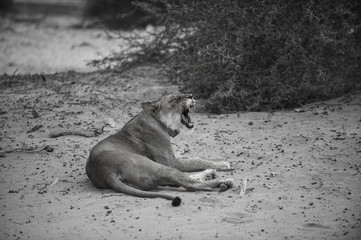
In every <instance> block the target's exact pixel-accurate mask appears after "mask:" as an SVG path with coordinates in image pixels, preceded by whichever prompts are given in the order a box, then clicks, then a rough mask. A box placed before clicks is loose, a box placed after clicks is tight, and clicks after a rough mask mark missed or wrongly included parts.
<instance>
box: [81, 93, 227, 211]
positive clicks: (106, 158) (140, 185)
mask: <svg viewBox="0 0 361 240" xmlns="http://www.w3.org/2000/svg"><path fill="white" fill-rule="evenodd" d="M194 105H195V100H194V99H193V97H192V95H189V94H180V95H174V94H171V95H166V96H163V97H162V98H161V99H160V100H159V101H155V102H146V103H142V109H143V111H142V112H140V113H139V114H138V115H137V116H135V117H134V118H133V119H132V120H130V121H129V122H128V123H127V124H125V126H124V127H123V128H122V129H121V130H120V131H118V132H117V133H116V134H114V135H112V136H109V137H107V138H105V139H104V140H102V141H100V142H99V143H98V144H96V145H95V146H94V147H93V149H92V150H91V152H90V156H89V159H88V161H87V164H86V173H87V175H88V177H89V179H90V180H91V181H92V182H93V184H94V185H95V186H96V187H98V188H112V189H114V190H115V191H118V192H122V193H127V194H130V195H134V196H138V197H149V198H155V197H162V198H166V199H169V200H172V205H173V206H178V205H180V203H181V199H180V198H179V197H174V196H170V195H167V194H163V193H157V192H148V191H145V190H150V189H152V188H155V187H157V186H161V185H169V186H182V187H184V188H185V189H187V190H190V191H198V190H199V191H210V190H220V189H221V190H226V189H228V188H230V187H232V186H233V180H229V179H228V180H216V179H213V178H215V170H213V169H229V168H230V164H229V163H228V162H224V161H222V162H212V161H207V160H203V159H200V158H194V159H191V158H185V159H183V158H182V159H180V158H176V157H175V156H174V152H173V150H172V145H171V142H170V137H175V136H176V135H178V133H179V131H180V129H181V128H182V126H184V127H186V128H193V126H194V124H193V122H192V121H191V118H190V117H189V111H190V109H192V108H194ZM205 169H207V170H206V171H204V172H202V173H200V174H194V175H191V176H189V175H187V174H185V173H183V172H191V171H200V170H205ZM211 169H212V170H211ZM206 180H208V181H206Z"/></svg>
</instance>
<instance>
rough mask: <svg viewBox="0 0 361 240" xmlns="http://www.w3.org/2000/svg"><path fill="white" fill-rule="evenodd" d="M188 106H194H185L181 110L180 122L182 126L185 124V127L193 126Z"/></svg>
mask: <svg viewBox="0 0 361 240" xmlns="http://www.w3.org/2000/svg"><path fill="white" fill-rule="evenodd" d="M190 108H194V104H192V105H191V106H190V107H189V108H185V109H184V111H183V112H182V118H181V122H182V124H183V125H184V126H186V127H187V128H193V127H194V123H193V122H192V119H191V118H190V116H189V109H190Z"/></svg>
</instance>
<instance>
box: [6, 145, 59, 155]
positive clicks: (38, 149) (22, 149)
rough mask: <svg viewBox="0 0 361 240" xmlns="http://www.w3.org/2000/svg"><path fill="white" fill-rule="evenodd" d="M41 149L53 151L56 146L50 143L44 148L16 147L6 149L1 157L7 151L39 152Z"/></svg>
mask: <svg viewBox="0 0 361 240" xmlns="http://www.w3.org/2000/svg"><path fill="white" fill-rule="evenodd" d="M41 151H46V152H53V151H54V148H53V147H51V146H48V145H47V146H45V147H42V148H39V147H28V148H14V149H10V150H6V151H4V152H0V157H6V153H12V152H25V153H37V152H41Z"/></svg>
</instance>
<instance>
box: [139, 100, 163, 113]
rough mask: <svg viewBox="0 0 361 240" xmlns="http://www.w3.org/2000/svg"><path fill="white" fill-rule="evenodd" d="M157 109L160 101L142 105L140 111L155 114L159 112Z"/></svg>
mask: <svg viewBox="0 0 361 240" xmlns="http://www.w3.org/2000/svg"><path fill="white" fill-rule="evenodd" d="M159 108H160V101H154V102H145V103H142V109H143V110H144V111H145V112H156V111H158V110H159Z"/></svg>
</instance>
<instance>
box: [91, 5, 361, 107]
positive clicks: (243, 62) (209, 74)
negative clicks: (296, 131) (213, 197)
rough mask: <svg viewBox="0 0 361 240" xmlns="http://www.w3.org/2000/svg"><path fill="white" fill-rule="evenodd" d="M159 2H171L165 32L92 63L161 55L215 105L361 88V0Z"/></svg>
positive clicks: (298, 100) (176, 76) (298, 101)
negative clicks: (360, 0)
mask: <svg viewBox="0 0 361 240" xmlns="http://www.w3.org/2000/svg"><path fill="white" fill-rule="evenodd" d="M153 1H154V0H153ZM143 2H144V1H143ZM156 2H161V3H162V4H164V6H166V11H165V12H164V16H163V18H164V19H163V24H164V28H163V29H162V30H161V31H155V34H154V35H149V34H148V35H146V36H147V39H148V40H147V39H143V40H142V41H135V42H134V41H133V40H134V39H129V40H130V41H129V43H130V44H131V45H133V46H134V47H136V48H131V49H133V51H129V50H127V52H119V53H115V54H114V55H112V56H109V57H107V58H104V59H103V60H102V61H98V62H94V63H95V64H97V65H108V64H110V63H111V64H114V63H116V64H117V66H118V67H121V68H123V69H124V68H127V67H130V66H134V64H136V63H139V62H143V61H150V60H151V61H155V60H158V61H159V62H161V63H163V66H164V70H165V72H166V74H167V75H168V76H169V77H170V78H171V79H172V80H173V81H175V82H177V83H180V84H181V88H182V90H183V91H184V92H192V93H193V94H195V95H197V97H198V98H203V99H207V100H208V101H207V106H206V107H207V109H208V110H209V111H212V112H229V111H237V110H252V111H259V110H269V109H277V108H290V107H295V106H300V105H303V104H306V103H309V102H313V101H317V100H325V99H329V98H332V97H336V96H340V95H343V94H345V93H348V92H350V91H352V90H355V89H361V80H360V77H361V74H360V73H361V66H360V63H361V47H360V43H361V35H360V25H361V23H360V15H359V12H361V8H360V3H359V1H357V0H349V1H347V0H344V1H336V0H319V1H313V0H304V1H297V0H274V1H272V0H269V1H267V0H263V1H262V0H259V1H253V0H239V1H235V0H218V1H211V0H192V1H190V0H176V1H165V0H163V1H162V0H158V1H156ZM137 6H138V7H141V6H142V1H141V0H138V1H137Z"/></svg>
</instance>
